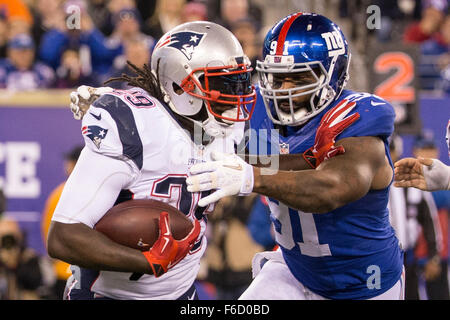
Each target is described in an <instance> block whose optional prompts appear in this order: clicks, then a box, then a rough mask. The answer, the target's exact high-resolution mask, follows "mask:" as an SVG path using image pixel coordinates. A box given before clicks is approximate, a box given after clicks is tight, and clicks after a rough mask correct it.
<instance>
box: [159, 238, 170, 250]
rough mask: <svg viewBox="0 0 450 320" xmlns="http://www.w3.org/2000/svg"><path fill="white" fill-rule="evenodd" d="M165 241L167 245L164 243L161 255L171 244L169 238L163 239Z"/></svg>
mask: <svg viewBox="0 0 450 320" xmlns="http://www.w3.org/2000/svg"><path fill="white" fill-rule="evenodd" d="M163 239H164V241H165V242H166V243H164V246H163V247H162V249H161V253H162V252H163V251H164V250H165V249H166V247H167V245H168V244H169V241H170V240H169V239H168V238H163Z"/></svg>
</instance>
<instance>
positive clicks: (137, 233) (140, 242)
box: [94, 199, 193, 251]
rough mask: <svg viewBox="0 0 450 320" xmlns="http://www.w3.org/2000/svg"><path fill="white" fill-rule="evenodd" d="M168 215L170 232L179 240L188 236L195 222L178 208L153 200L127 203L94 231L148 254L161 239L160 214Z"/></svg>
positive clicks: (104, 219) (115, 208)
mask: <svg viewBox="0 0 450 320" xmlns="http://www.w3.org/2000/svg"><path fill="white" fill-rule="evenodd" d="M162 211H166V212H168V213H169V221H170V230H171V231H172V236H173V237H174V238H175V239H176V240H181V239H183V238H184V237H186V236H187V235H188V234H189V232H190V231H191V230H192V227H193V223H192V222H191V221H190V220H189V219H188V218H187V217H186V215H184V214H183V213H182V212H181V211H179V210H178V209H177V208H175V207H172V206H171V205H169V204H167V203H165V202H162V201H157V200H153V199H139V200H128V201H125V202H122V203H120V204H118V205H116V206H114V207H112V208H111V209H109V210H108V211H107V212H106V214H105V215H104V216H103V217H102V218H101V219H100V220H99V221H98V222H97V224H96V225H95V226H94V229H95V230H97V231H99V232H101V233H103V234H105V235H106V236H107V237H108V238H110V239H111V240H113V241H115V242H117V243H119V244H122V245H124V246H127V247H131V248H134V249H138V250H141V251H146V250H149V249H150V248H151V246H152V245H153V243H155V241H156V239H158V236H159V215H160V213H161V212H162Z"/></svg>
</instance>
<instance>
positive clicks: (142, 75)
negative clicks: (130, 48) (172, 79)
mask: <svg viewBox="0 0 450 320" xmlns="http://www.w3.org/2000/svg"><path fill="white" fill-rule="evenodd" d="M127 65H128V67H129V68H130V69H131V71H132V72H134V74H135V76H130V75H128V74H125V73H122V75H121V76H120V77H115V78H110V79H108V80H106V81H105V82H104V84H105V85H106V84H108V83H110V82H113V81H126V82H127V84H128V85H129V86H132V87H139V88H142V89H144V90H145V91H147V92H148V93H149V94H150V95H151V96H152V97H155V98H156V99H158V100H160V101H164V93H163V92H162V90H161V87H160V81H159V60H158V63H157V66H156V76H155V74H154V73H153V72H152V70H151V69H150V67H149V66H148V65H147V64H144V67H143V68H142V69H141V68H138V67H137V66H135V65H134V64H132V63H131V62H130V61H128V60H127Z"/></svg>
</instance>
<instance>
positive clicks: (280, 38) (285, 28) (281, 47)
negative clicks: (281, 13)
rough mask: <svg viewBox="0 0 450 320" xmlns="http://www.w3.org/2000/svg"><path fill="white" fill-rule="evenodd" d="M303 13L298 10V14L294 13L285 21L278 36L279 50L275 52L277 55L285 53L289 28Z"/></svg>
mask: <svg viewBox="0 0 450 320" xmlns="http://www.w3.org/2000/svg"><path fill="white" fill-rule="evenodd" d="M301 15H302V13H301V12H297V13H296V14H293V15H292V16H290V17H289V19H287V21H286V22H285V23H284V25H283V27H282V28H281V31H280V35H279V36H278V42H277V50H276V52H275V54H276V55H277V56H281V55H283V51H284V41H285V40H286V36H287V33H288V31H289V28H290V27H291V25H292V23H293V22H294V20H295V19H297V18H298V17H299V16H301Z"/></svg>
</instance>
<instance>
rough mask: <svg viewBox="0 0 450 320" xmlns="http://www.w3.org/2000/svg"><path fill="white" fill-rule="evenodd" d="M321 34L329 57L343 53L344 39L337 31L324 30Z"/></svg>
mask: <svg viewBox="0 0 450 320" xmlns="http://www.w3.org/2000/svg"><path fill="white" fill-rule="evenodd" d="M321 36H322V38H323V39H324V40H325V42H326V44H327V48H328V56H329V57H333V56H338V55H341V54H345V44H344V39H343V38H342V36H341V34H340V33H339V32H337V31H333V32H325V33H322V34H321Z"/></svg>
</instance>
